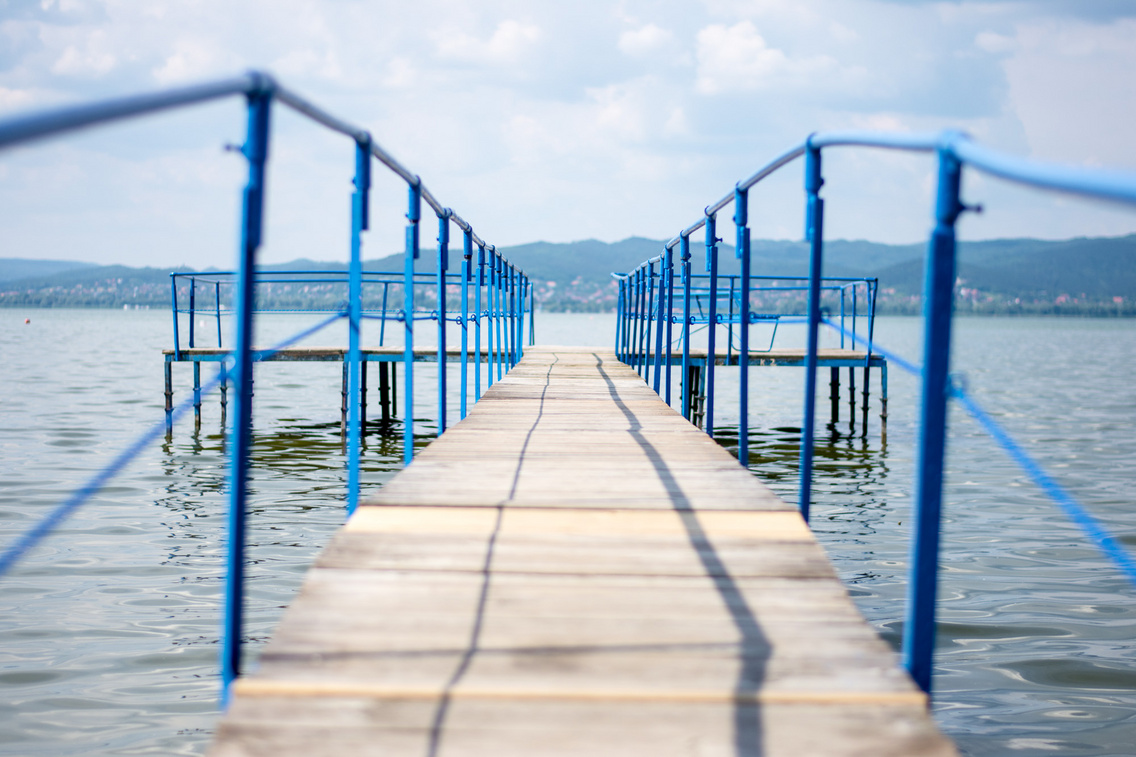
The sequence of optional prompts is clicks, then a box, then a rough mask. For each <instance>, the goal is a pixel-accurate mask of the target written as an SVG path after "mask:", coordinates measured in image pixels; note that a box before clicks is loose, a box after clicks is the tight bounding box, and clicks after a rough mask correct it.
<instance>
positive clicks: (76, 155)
mask: <svg viewBox="0 0 1136 757" xmlns="http://www.w3.org/2000/svg"><path fill="white" fill-rule="evenodd" d="M248 68H263V69H266V70H269V71H271V72H273V73H275V74H276V75H277V76H278V77H279V78H280V79H281V80H282V81H283V82H285V83H286V84H288V85H290V86H291V87H292V88H293V89H295V90H297V91H298V92H300V93H301V94H304V95H306V96H308V97H310V98H311V99H312V100H314V101H316V102H318V103H320V104H322V105H323V106H325V107H326V108H328V109H329V110H331V111H333V112H335V113H337V114H339V115H341V116H342V117H343V118H345V119H347V120H350V121H352V122H354V123H357V124H359V125H361V126H363V127H365V128H367V129H369V130H371V132H372V133H373V134H374V135H375V137H376V139H377V140H378V141H379V142H380V143H381V144H382V145H384V146H385V147H386V148H387V149H388V151H390V152H391V153H392V154H394V155H395V156H396V157H397V158H398V159H399V160H401V161H402V162H403V163H404V164H405V165H407V166H408V167H409V168H410V169H411V170H412V171H415V172H417V173H419V174H420V175H421V176H422V177H423V179H424V181H425V182H426V184H427V186H429V187H430V188H431V190H432V191H433V192H434V193H435V195H436V196H438V198H439V199H440V200H441V201H442V202H443V203H444V204H446V205H449V206H451V207H453V208H454V209H455V210H457V211H458V212H459V213H461V214H462V215H463V217H465V218H466V219H468V220H469V221H470V222H471V223H472V224H473V225H474V228H475V229H476V230H477V231H478V233H479V234H481V235H482V236H483V237H484V238H485V239H487V240H488V241H490V242H494V243H496V244H499V245H510V244H519V243H524V242H531V241H537V240H547V241H556V242H562V241H571V240H576V239H585V238H598V239H603V240H606V241H615V240H619V239H623V238H625V237H628V236H632V235H639V236H646V237H651V238H657V239H661V238H667V237H671V236H673V235H674V234H675V233H676V232H677V231H678V230H679V229H680V228H681V227H683V226H685V225H687V224H689V223H690V222H692V221H694V220H695V219H697V218H698V217H699V215H700V213H701V209H702V208H703V207H704V206H705V205H707V204H709V203H710V202H713V201H714V200H716V199H718V198H719V197H721V196H722V195H723V194H725V193H726V192H728V191H729V190H730V188H731V187H732V186H733V184H734V182H736V181H737V180H738V179H740V178H744V177H745V176H747V175H749V174H750V173H751V172H752V171H753V170H754V169H755V168H756V167H758V166H760V165H761V164H762V163H763V162H764V161H766V160H768V159H769V158H771V157H772V156H773V155H775V154H776V153H778V152H780V151H782V150H784V149H785V148H787V147H789V146H791V145H793V144H795V143H798V142H800V141H801V140H802V139H803V138H804V137H805V135H807V134H808V133H810V132H812V131H823V130H831V129H847V128H873V129H888V130H896V129H906V130H937V129H940V128H945V127H953V128H961V129H964V130H966V131H968V132H969V133H970V134H972V135H973V136H974V137H975V138H976V139H978V140H980V141H982V142H983V143H985V144H987V145H990V146H992V147H996V148H999V149H1002V150H1005V151H1008V152H1011V153H1015V154H1018V155H1024V156H1031V157H1034V158H1037V159H1043V160H1049V161H1061V162H1066V163H1074V164H1082V165H1091V166H1107V167H1113V168H1119V169H1123V170H1127V171H1136V147H1134V146H1133V138H1132V123H1133V122H1134V121H1136V3H1132V2H1129V1H1128V0H1124V1H1113V0H1091V1H1089V2H1080V1H1078V0H1064V1H1063V0H1048V1H1047V0H1030V1H1025V2H1000V1H998V0H990V1H988V2H919V1H918V0H910V1H908V2H900V1H899V0H893V1H869V0H704V1H702V2H695V1H693V0H692V1H691V2H673V3H658V2H645V1H643V2H640V1H639V0H624V1H619V0H573V2H545V1H543V0H526V1H525V2H514V1H512V0H479V1H478V2H461V1H460V0H415V2H406V0H402V1H401V2H387V0H363V1H357V0H178V1H172V0H0V115H10V114H14V113H19V112H22V111H26V110H31V109H37V108H45V107H52V106H58V105H63V104H67V103H73V102H81V101H84V100H91V99H95V98H99V97H107V96H114V95H121V94H127V93H132V92H138V91H147V90H153V89H156V88H161V87H167V86H174V85H178V84H183V83H190V82H196V81H201V80H206V79H210V78H217V77H223V76H227V75H231V74H234V73H238V72H241V71H243V70H245V69H248ZM274 118H275V121H274V124H273V127H274V134H273V137H274V142H273V145H272V154H273V162H272V164H271V168H270V189H269V227H268V232H267V239H266V247H265V250H264V258H265V259H266V260H270V261H279V260H290V259H293V258H296V257H301V256H303V257H310V258H314V259H317V260H333V259H340V260H342V259H345V256H346V251H347V239H348V236H347V232H348V227H347V221H348V217H349V193H350V191H351V187H350V178H351V172H352V170H353V164H352V160H353V158H352V149H353V147H352V144H351V143H350V141H348V140H346V139H345V138H342V137H338V136H334V135H329V134H327V133H324V132H323V131H321V130H320V129H319V128H317V127H315V126H314V125H311V124H308V123H305V122H304V121H303V120H302V119H300V118H299V117H297V116H295V115H293V114H289V113H288V112H286V111H283V110H281V109H277V111H276V112H275V114H274ZM242 137H243V112H242V107H241V103H240V102H239V101H238V100H231V101H228V102H223V103H219V104H215V105H210V106H206V107H198V108H194V109H192V110H190V111H180V112H177V113H172V114H168V115H162V116H159V117H152V118H148V119H144V120H141V121H137V122H132V123H130V124H126V125H115V126H111V127H105V128H101V129H96V130H93V131H90V132H86V133H83V134H81V135H74V136H69V137H66V138H62V139H56V140H52V141H47V142H42V143H36V144H34V145H28V146H25V147H21V148H19V149H16V150H11V151H8V152H5V153H2V154H0V229H2V231H0V239H2V240H3V248H2V249H0V257H30V258H65V259H77V260H89V261H93V262H100V263H110V262H122V263H128V264H132V265H142V264H148V265H157V266H169V265H177V264H183V263H184V264H188V265H192V266H194V267H202V266H206V265H217V266H228V265H231V264H232V261H233V260H234V257H235V249H236V220H237V211H238V197H239V190H240V186H241V183H242V179H243V175H244V166H243V165H242V163H243V161H242V159H241V158H240V157H239V156H238V155H236V154H235V153H233V152H226V151H225V150H224V149H223V148H224V146H225V145H226V144H229V143H236V142H240V141H241V140H242ZM825 165H826V175H827V184H826V187H825V194H826V197H827V198H828V199H829V202H828V217H827V223H826V227H827V228H826V236H827V237H829V238H866V239H872V240H878V241H884V242H914V241H917V240H920V239H923V238H925V235H926V233H927V231H928V228H929V224H930V208H931V191H932V186H933V181H932V175H933V164H932V161H931V159H930V157H928V156H906V155H898V154H893V153H884V152H879V151H863V150H860V151H853V150H846V149H845V150H832V151H830V152H829V153H827V154H826V158H825ZM801 174H802V171H801V166H800V164H796V165H793V166H791V167H789V168H788V169H787V170H785V171H784V172H783V173H782V174H781V175H779V176H778V177H776V178H775V179H773V180H772V181H770V182H769V183H768V185H762V186H761V187H760V188H759V189H757V190H755V192H754V194H753V199H752V201H751V202H752V211H751V212H752V216H753V225H754V235H755V236H757V237H766V238H781V239H785V238H787V239H797V238H800V236H801V224H802V221H801V218H802V212H801V205H802V200H803V193H802V190H801ZM965 187H966V194H967V195H968V199H969V200H971V201H978V202H982V203H984V204H985V206H986V208H987V212H986V213H985V214H983V215H982V216H980V217H968V218H967V219H966V221H965V222H964V223H963V225H962V227H961V231H962V233H963V234H964V236H966V237H968V238H972V239H978V238H993V237H1007V236H1039V237H1047V238H1064V237H1070V236H1076V235H1114V234H1125V233H1130V232H1132V231H1136V213H1133V212H1132V211H1130V210H1126V209H1118V208H1114V207H1110V206H1107V205H1105V206H1102V205H1097V204H1092V203H1086V202H1082V201H1079V200H1072V199H1068V198H1064V197H1053V196H1047V195H1041V194H1038V193H1035V192H1032V191H1028V190H1021V189H1017V188H1013V187H1008V186H1006V185H1003V184H1000V183H998V182H995V181H991V180H988V179H984V178H982V177H980V176H977V175H974V174H969V175H968V176H967V179H966V184H965ZM404 203H405V200H404V187H403V186H402V185H401V184H400V182H399V181H398V180H397V179H395V178H394V177H393V176H390V175H386V174H377V175H376V187H375V194H374V198H373V206H372V217H373V219H374V221H373V227H374V231H372V232H371V233H370V234H369V235H368V239H367V242H366V245H367V251H366V255H367V256H368V257H377V256H379V255H383V254H388V253H390V252H394V251H396V250H398V249H399V248H400V246H401V244H402V241H401V240H402V231H401V226H402V223H403V219H402V214H403V213H404V212H405V208H404ZM423 236H424V239H430V238H432V237H433V233H427V234H424V235H423Z"/></svg>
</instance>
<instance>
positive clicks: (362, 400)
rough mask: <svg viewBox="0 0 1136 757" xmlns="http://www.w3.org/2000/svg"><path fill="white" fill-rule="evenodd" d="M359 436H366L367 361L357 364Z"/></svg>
mask: <svg viewBox="0 0 1136 757" xmlns="http://www.w3.org/2000/svg"><path fill="white" fill-rule="evenodd" d="M359 435H360V436H366V435H367V361H366V360H364V361H362V362H360V363H359Z"/></svg>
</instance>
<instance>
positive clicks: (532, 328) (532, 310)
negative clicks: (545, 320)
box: [525, 276, 536, 347]
mask: <svg viewBox="0 0 1136 757" xmlns="http://www.w3.org/2000/svg"><path fill="white" fill-rule="evenodd" d="M525 281H526V282H527V283H528V286H529V346H530V347H535V346H536V285H535V284H534V283H533V282H532V281H531V280H530V279H529V277H528V276H525Z"/></svg>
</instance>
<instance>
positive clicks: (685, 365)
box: [679, 234, 692, 421]
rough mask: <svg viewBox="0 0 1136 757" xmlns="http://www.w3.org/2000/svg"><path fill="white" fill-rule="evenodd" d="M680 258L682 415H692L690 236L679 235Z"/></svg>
mask: <svg viewBox="0 0 1136 757" xmlns="http://www.w3.org/2000/svg"><path fill="white" fill-rule="evenodd" d="M679 239H681V240H682V241H681V242H680V243H679V259H680V260H682V417H683V418H686V419H687V420H688V421H689V420H691V417H690V398H691V396H692V395H691V393H690V326H691V323H690V238H689V237H688V236H687V235H686V234H683V235H681V236H680V237H679Z"/></svg>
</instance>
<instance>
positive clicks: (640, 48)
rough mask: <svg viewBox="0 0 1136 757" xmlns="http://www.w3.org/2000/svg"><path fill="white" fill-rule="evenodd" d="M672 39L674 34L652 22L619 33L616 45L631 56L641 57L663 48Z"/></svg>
mask: <svg viewBox="0 0 1136 757" xmlns="http://www.w3.org/2000/svg"><path fill="white" fill-rule="evenodd" d="M673 41H674V34H672V33H671V32H669V31H667V30H666V29H661V28H659V27H658V26H655V25H654V24H647V25H646V26H644V27H642V28H639V29H631V30H628V31H625V32H623V33H622V34H620V35H619V42H618V43H617V45H616V46H617V47H618V48H619V50H620V52H622V53H623V54H625V55H629V56H631V57H632V58H642V57H646V56H648V55H651V54H652V53H655V52H660V51H662V50H664V49H665V48H666V47H667V46H668V45H670V44H671V43H672V42H673Z"/></svg>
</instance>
